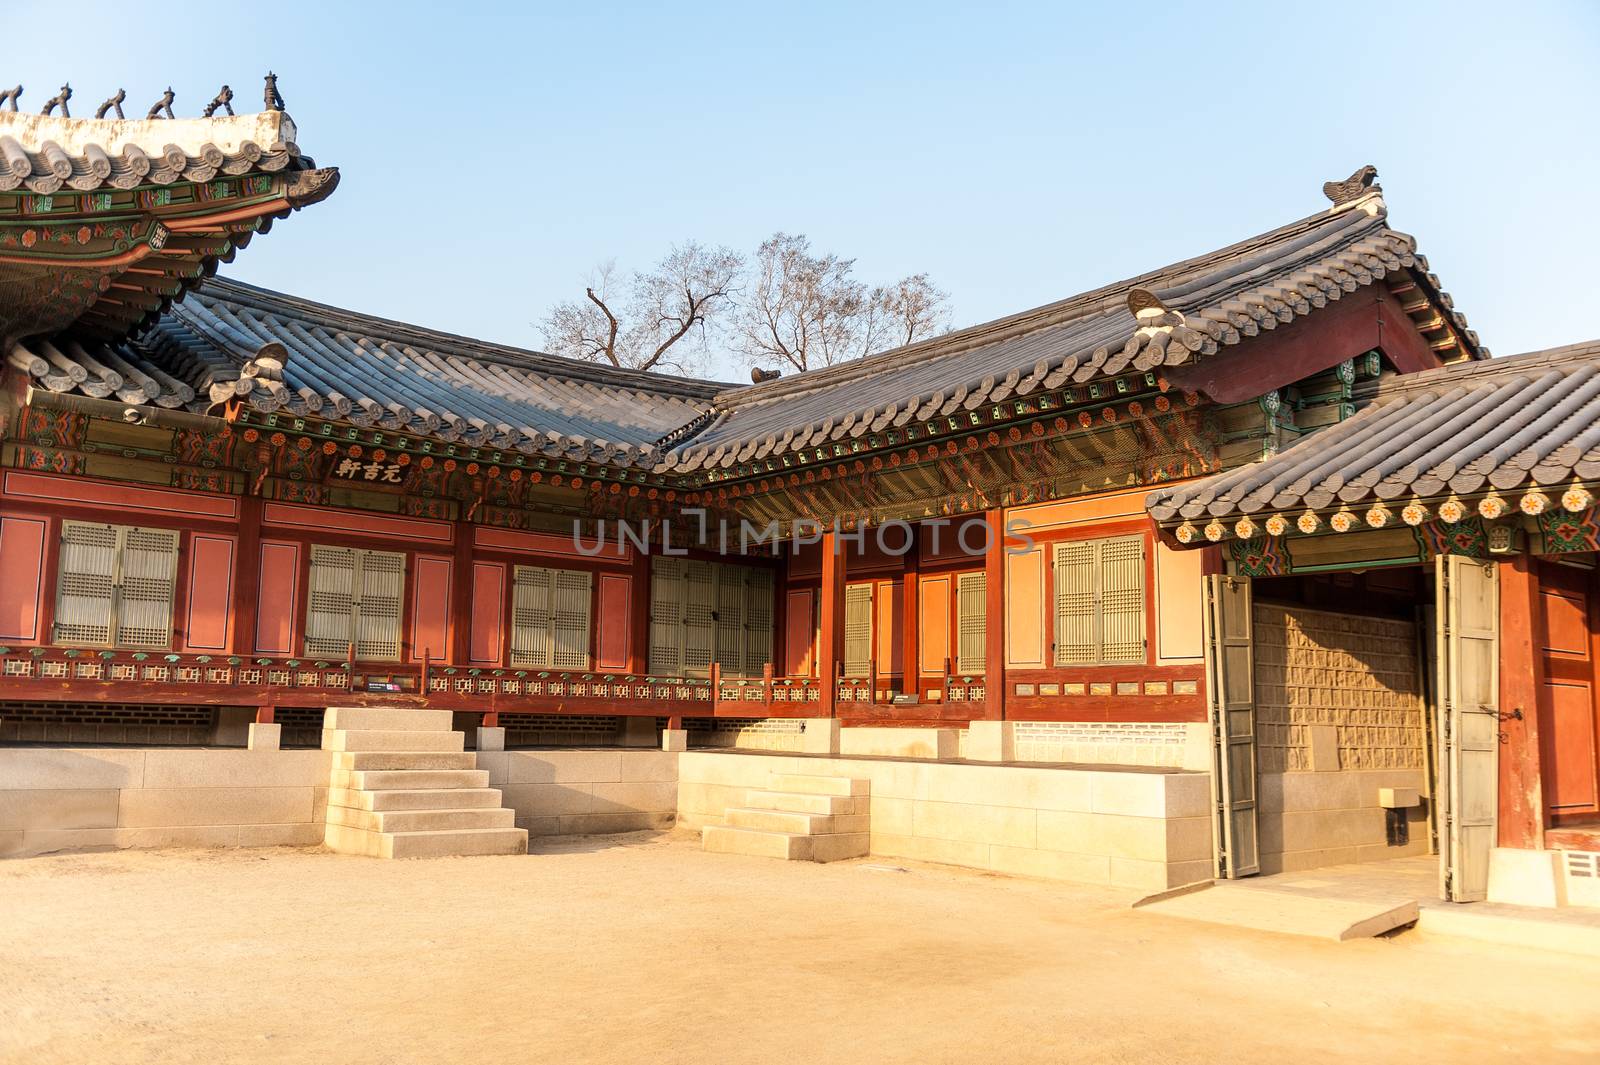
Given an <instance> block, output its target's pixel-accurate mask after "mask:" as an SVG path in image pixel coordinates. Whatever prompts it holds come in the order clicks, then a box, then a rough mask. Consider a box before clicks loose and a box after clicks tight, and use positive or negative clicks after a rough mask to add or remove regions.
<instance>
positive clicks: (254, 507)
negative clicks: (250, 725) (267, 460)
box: [190, 496, 272, 724]
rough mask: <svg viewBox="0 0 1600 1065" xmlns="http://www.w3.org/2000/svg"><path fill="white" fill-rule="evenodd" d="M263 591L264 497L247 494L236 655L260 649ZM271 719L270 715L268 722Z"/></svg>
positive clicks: (237, 575)
mask: <svg viewBox="0 0 1600 1065" xmlns="http://www.w3.org/2000/svg"><path fill="white" fill-rule="evenodd" d="M260 591H261V497H260V496H245V497H244V498H243V499H241V500H239V547H238V555H237V562H236V563H235V568H234V572H233V632H232V633H231V634H230V637H231V639H230V643H229V646H230V647H232V648H233V653H234V654H236V655H241V656H245V655H250V654H252V653H253V652H254V651H255V649H256V604H257V602H258V599H259V596H260ZM190 594H191V595H192V594H193V591H192V590H191V592H190ZM271 721H272V718H271V717H270V716H268V718H267V720H266V722H264V724H270V723H271Z"/></svg>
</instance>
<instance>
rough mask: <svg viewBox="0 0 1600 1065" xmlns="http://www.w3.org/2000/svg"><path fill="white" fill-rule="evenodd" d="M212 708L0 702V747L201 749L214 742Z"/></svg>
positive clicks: (214, 726) (213, 708) (214, 716)
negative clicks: (90, 745)
mask: <svg viewBox="0 0 1600 1065" xmlns="http://www.w3.org/2000/svg"><path fill="white" fill-rule="evenodd" d="M217 713H218V708H217V707H214V706H135V705H128V704H122V703H34V702H17V703H0V742H10V743H30V742H31V743H93V744H139V745H148V744H155V745H158V746H168V745H189V746H203V745H206V744H209V743H211V742H212V741H213V731H214V729H215V728H216V723H217Z"/></svg>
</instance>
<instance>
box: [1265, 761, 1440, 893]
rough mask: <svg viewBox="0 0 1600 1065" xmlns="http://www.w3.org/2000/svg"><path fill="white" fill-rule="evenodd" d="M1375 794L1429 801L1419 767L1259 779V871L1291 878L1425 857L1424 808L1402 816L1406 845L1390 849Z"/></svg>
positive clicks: (1424, 778) (1272, 775) (1266, 774)
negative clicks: (1411, 794) (1405, 793)
mask: <svg viewBox="0 0 1600 1065" xmlns="http://www.w3.org/2000/svg"><path fill="white" fill-rule="evenodd" d="M1382 788H1413V789H1416V790H1417V791H1418V792H1419V793H1422V795H1423V799H1422V801H1423V803H1424V804H1425V803H1427V802H1428V799H1427V796H1426V792H1427V779H1426V777H1425V775H1424V774H1423V772H1422V771H1421V770H1420V769H1410V770H1408V769H1389V770H1343V771H1334V772H1324V773H1315V772H1306V773H1262V774H1261V782H1260V802H1259V803H1258V805H1257V808H1256V820H1257V833H1258V837H1259V839H1260V841H1261V871H1262V872H1263V873H1284V872H1296V871H1299V870H1302V869H1315V868H1318V867H1319V866H1324V865H1348V864H1351V863H1354V862H1375V861H1382V860H1384V859H1385V858H1400V857H1405V856H1408V855H1414V854H1427V853H1428V815H1427V807H1426V806H1425V805H1420V806H1414V807H1412V808H1410V809H1408V810H1406V811H1404V813H1405V817H1406V822H1407V830H1408V834H1409V835H1410V842H1409V843H1407V844H1406V845H1405V846H1401V847H1391V846H1389V844H1388V841H1387V833H1386V830H1385V821H1384V818H1385V813H1384V810H1383V808H1382V807H1380V806H1379V805H1378V791H1379V790H1380V789H1382Z"/></svg>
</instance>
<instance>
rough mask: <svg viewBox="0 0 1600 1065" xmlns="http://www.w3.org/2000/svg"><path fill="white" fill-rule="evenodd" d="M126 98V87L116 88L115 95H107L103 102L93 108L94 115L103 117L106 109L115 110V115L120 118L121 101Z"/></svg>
mask: <svg viewBox="0 0 1600 1065" xmlns="http://www.w3.org/2000/svg"><path fill="white" fill-rule="evenodd" d="M127 98H128V91H127V90H126V89H118V90H117V95H115V96H109V97H107V98H106V102H105V103H103V104H101V105H100V106H99V107H97V108H95V111H94V117H95V118H105V117H106V112H107V111H115V112H116V113H117V117H118V118H122V117H123V115H122V101H124V100H126V99H127Z"/></svg>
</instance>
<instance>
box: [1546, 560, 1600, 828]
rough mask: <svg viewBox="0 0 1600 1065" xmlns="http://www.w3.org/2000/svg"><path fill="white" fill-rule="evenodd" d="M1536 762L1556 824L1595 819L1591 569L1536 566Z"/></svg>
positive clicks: (1598, 748)
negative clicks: (1540, 665)
mask: <svg viewBox="0 0 1600 1065" xmlns="http://www.w3.org/2000/svg"><path fill="white" fill-rule="evenodd" d="M1539 601H1540V608H1541V611H1540V612H1541V613H1542V615H1543V625H1542V626H1541V627H1540V628H1541V631H1540V633H1539V637H1540V639H1539V644H1540V653H1541V655H1542V656H1543V659H1544V692H1543V693H1542V694H1543V698H1541V699H1540V707H1539V708H1540V713H1541V716H1542V720H1541V721H1540V724H1539V745H1540V748H1541V750H1540V760H1541V762H1542V763H1543V776H1544V793H1545V802H1546V803H1547V804H1548V805H1549V808H1550V814H1551V817H1552V819H1553V820H1554V821H1555V822H1557V823H1563V822H1564V823H1568V824H1570V823H1572V822H1575V821H1591V820H1594V819H1596V818H1600V705H1597V703H1596V700H1595V662H1596V654H1595V651H1596V629H1597V626H1596V624H1595V618H1596V603H1595V575H1594V572H1593V571H1591V570H1580V569H1575V568H1573V567H1570V566H1561V565H1556V564H1553V563H1543V564H1541V565H1540V567H1539Z"/></svg>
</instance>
